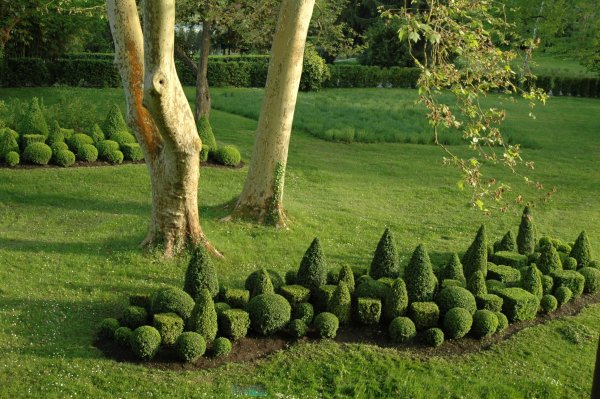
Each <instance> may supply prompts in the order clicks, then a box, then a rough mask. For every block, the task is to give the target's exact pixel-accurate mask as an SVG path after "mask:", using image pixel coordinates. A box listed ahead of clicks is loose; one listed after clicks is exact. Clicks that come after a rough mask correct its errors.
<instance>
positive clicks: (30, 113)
mask: <svg viewBox="0 0 600 399" xmlns="http://www.w3.org/2000/svg"><path fill="white" fill-rule="evenodd" d="M18 130H19V133H20V134H41V135H43V136H44V137H48V134H49V130H48V125H47V124H46V119H45V118H44V114H43V113H42V110H41V108H40V104H39V103H38V99H37V97H34V98H33V99H32V100H31V103H30V104H29V108H28V110H27V113H26V114H25V115H23V118H22V119H21V121H20V123H19V129H18Z"/></svg>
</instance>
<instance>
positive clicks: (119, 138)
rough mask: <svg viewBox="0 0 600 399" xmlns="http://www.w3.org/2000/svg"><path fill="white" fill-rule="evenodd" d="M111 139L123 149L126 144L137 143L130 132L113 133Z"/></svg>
mask: <svg viewBox="0 0 600 399" xmlns="http://www.w3.org/2000/svg"><path fill="white" fill-rule="evenodd" d="M110 139H111V140H112V141H116V142H117V143H119V146H121V147H122V146H123V145H125V144H133V143H135V136H134V135H133V134H131V133H129V132H125V131H121V132H116V133H113V134H112V135H111V136H110Z"/></svg>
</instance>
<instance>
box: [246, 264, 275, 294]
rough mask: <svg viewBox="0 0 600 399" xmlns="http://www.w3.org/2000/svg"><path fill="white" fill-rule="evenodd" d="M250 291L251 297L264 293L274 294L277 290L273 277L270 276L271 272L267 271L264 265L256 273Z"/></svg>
mask: <svg viewBox="0 0 600 399" xmlns="http://www.w3.org/2000/svg"><path fill="white" fill-rule="evenodd" d="M249 291H250V297H251V298H254V297H255V296H258V295H262V294H273V293H274V292H275V290H274V288H273V283H272V282H271V277H269V272H267V270H266V269H265V268H264V267H261V268H260V269H259V270H258V273H257V274H256V275H255V278H254V279H252V284H251V287H250V289H249Z"/></svg>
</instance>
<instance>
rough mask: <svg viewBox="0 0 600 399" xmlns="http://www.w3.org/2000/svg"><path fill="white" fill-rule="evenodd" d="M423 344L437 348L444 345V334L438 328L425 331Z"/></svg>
mask: <svg viewBox="0 0 600 399" xmlns="http://www.w3.org/2000/svg"><path fill="white" fill-rule="evenodd" d="M423 342H424V343H425V345H427V346H432V347H434V348H436V347H438V346H440V345H441V344H443V343H444V332H443V331H442V330H441V329H439V328H436V327H433V328H430V329H428V330H425V332H424V333H423Z"/></svg>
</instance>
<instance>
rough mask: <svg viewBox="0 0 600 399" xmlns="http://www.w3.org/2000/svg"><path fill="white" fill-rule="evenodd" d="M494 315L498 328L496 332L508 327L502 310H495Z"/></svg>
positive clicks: (506, 318)
mask: <svg viewBox="0 0 600 399" xmlns="http://www.w3.org/2000/svg"><path fill="white" fill-rule="evenodd" d="M495 315H496V317H497V318H498V328H496V332H497V333H501V332H503V331H504V330H506V329H507V328H508V317H506V315H505V314H504V313H502V312H495Z"/></svg>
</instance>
